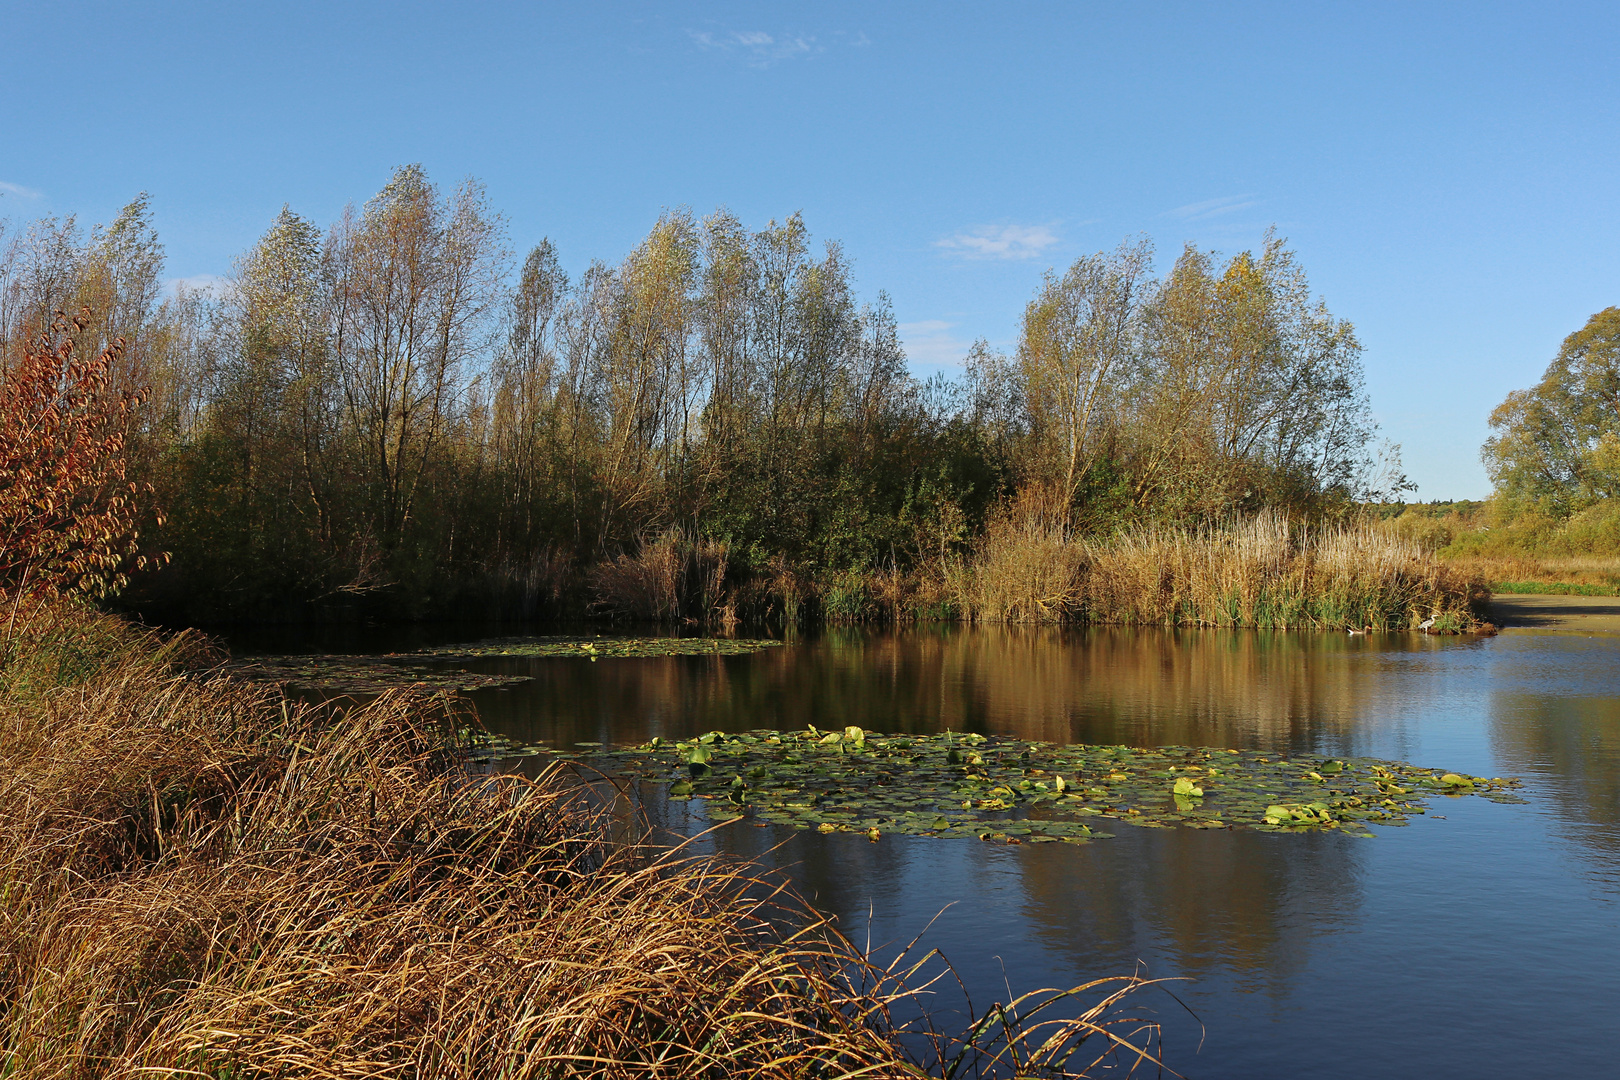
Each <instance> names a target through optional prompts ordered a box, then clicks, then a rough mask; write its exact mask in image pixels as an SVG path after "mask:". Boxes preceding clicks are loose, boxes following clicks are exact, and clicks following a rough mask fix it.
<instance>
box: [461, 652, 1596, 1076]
mask: <svg viewBox="0 0 1620 1080" xmlns="http://www.w3.org/2000/svg"><path fill="white" fill-rule="evenodd" d="M1616 660H1620V642H1615V641H1594V642H1586V641H1585V640H1584V639H1580V640H1576V639H1571V638H1567V637H1558V636H1556V635H1545V634H1522V635H1504V636H1502V637H1501V638H1497V639H1491V640H1465V639H1457V638H1448V639H1442V638H1424V637H1422V636H1419V635H1399V636H1397V635H1389V636H1384V637H1379V636H1377V635H1373V636H1369V637H1365V638H1361V637H1358V638H1349V636H1348V635H1340V634H1331V635H1330V634H1317V635H1312V634H1264V633H1255V632H1246V631H1239V632H1175V631H1164V630H1135V631H1132V630H1108V629H1098V630H1057V629H1044V630H1021V631H1002V630H996V629H978V628H959V627H953V628H945V629H939V630H927V629H925V630H916V631H911V632H906V633H895V634H875V633H865V632H859V631H849V632H838V633H830V634H827V635H825V636H822V637H819V638H815V639H811V640H807V641H803V642H800V643H796V644H793V645H791V646H788V647H785V648H781V649H773V650H770V651H767V652H764V653H760V654H756V655H750V656H738V657H677V658H663V659H644V660H611V661H601V662H598V663H596V664H592V663H590V662H588V661H571V660H570V661H529V660H516V659H506V658H497V659H491V660H490V661H488V662H487V663H488V666H489V667H490V668H494V669H500V670H512V671H520V672H522V673H525V674H532V675H533V676H534V679H533V681H531V682H528V683H524V684H521V685H519V686H516V687H514V688H512V689H510V690H507V691H486V692H480V693H478V694H477V695H475V700H476V703H477V705H478V707H479V709H480V711H481V712H482V714H483V715H484V717H485V719H486V721H487V722H488V723H489V724H490V725H491V726H492V727H495V728H497V729H498V730H503V731H506V732H508V733H510V734H512V735H514V736H517V737H519V738H523V739H533V740H546V741H550V742H553V743H570V742H575V741H595V742H636V741H641V740H643V739H646V738H648V737H649V736H651V735H662V736H665V737H683V736H689V735H692V734H695V733H697V732H701V731H706V730H712V729H716V728H718V729H725V730H745V729H748V728H757V727H775V728H791V727H802V726H804V725H806V724H815V725H816V726H818V727H822V728H837V727H842V726H846V725H849V724H859V725H860V726H862V727H865V728H869V729H876V730H881V731H891V732H901V731H913V732H927V731H937V730H940V729H943V728H952V729H956V730H963V729H967V730H977V731H981V732H984V733H987V734H990V733H999V734H1007V735H1014V736H1017V737H1022V738H1038V739H1048V740H1052V741H1055V742H1101V743H1128V744H1135V745H1166V744H1191V745H1205V746H1211V745H1213V746H1228V747H1244V748H1259V749H1270V750H1278V751H1306V750H1308V751H1311V752H1317V753H1329V754H1335V755H1370V756H1378V757H1398V758H1405V759H1408V760H1415V761H1418V762H1420V763H1422V764H1425V765H1436V766H1444V767H1447V768H1454V769H1458V770H1461V771H1466V772H1475V773H1483V774H1486V775H1493V776H1494V775H1521V776H1524V777H1525V778H1526V789H1525V794H1526V796H1527V798H1528V800H1529V801H1528V803H1527V804H1526V805H1520V806H1508V805H1497V804H1492V803H1487V802H1483V801H1482V800H1478V799H1458V800H1454V801H1444V802H1441V803H1439V804H1438V805H1436V806H1435V811H1436V813H1435V814H1433V815H1431V817H1429V818H1419V819H1417V820H1415V821H1414V822H1413V824H1412V825H1411V826H1410V827H1408V828H1405V829H1383V828H1380V829H1377V830H1375V831H1377V832H1378V833H1379V838H1378V839H1376V840H1356V839H1354V838H1349V837H1343V836H1334V835H1330V834H1311V835H1303V836H1278V835H1268V834H1259V833H1252V832H1224V831H1215V830H1211V831H1190V830H1173V829H1138V828H1133V827H1130V826H1127V825H1123V824H1121V825H1113V824H1110V825H1109V826H1108V827H1109V828H1110V830H1111V831H1114V832H1116V833H1117V834H1118V835H1117V837H1116V838H1115V839H1112V840H1104V841H1099V842H1096V843H1093V844H1090V845H1086V846H1073V845H1068V844H1046V845H1034V844H1031V845H1023V846H1017V847H1013V846H997V845H990V844H981V843H976V842H973V841H962V840H937V839H927V838H911V837H900V836H884V837H883V838H882V839H881V840H880V841H878V842H877V843H869V842H868V841H867V840H866V839H865V838H864V837H862V836H859V835H852V834H844V835H832V836H822V835H818V834H815V833H804V832H797V831H793V830H791V829H786V828H782V827H776V826H771V827H756V826H753V825H751V824H748V823H739V824H735V825H731V826H727V827H725V828H723V829H720V830H718V831H715V832H712V833H709V834H708V835H706V836H705V837H704V838H703V840H702V841H701V845H702V847H703V848H704V849H706V850H715V851H721V852H727V853H730V854H734V855H737V856H741V857H744V858H749V859H753V860H756V861H759V862H762V863H764V864H765V865H767V866H774V867H777V868H779V869H780V870H781V872H783V873H786V874H788V875H790V876H791V878H792V879H793V881H794V883H795V884H796V886H797V887H798V888H799V889H800V890H801V891H802V892H803V893H804V894H805V895H806V896H808V897H809V898H810V899H811V900H813V902H815V903H816V904H817V905H818V906H819V907H821V908H822V909H823V910H826V911H829V912H831V913H833V914H835V915H837V916H838V917H839V919H840V922H841V923H842V925H843V926H844V927H845V929H846V930H848V931H850V932H851V935H852V936H853V937H855V938H857V939H858V940H864V937H865V934H866V932H867V927H868V922H870V932H871V935H872V937H873V939H874V941H876V942H878V943H882V942H895V943H903V942H905V941H907V940H909V939H910V938H911V937H912V936H913V935H915V934H917V933H918V932H919V931H921V930H922V929H923V927H924V926H925V925H927V924H928V922H929V920H930V919H932V918H933V917H934V916H935V915H937V914H938V913H939V912H940V911H941V909H944V908H946V907H947V905H954V906H952V907H950V908H949V910H948V911H947V913H946V914H945V915H944V916H943V917H942V918H941V919H940V920H939V921H938V922H937V923H936V924H935V925H934V926H933V928H932V929H931V930H929V932H928V938H927V944H928V945H929V946H932V947H937V948H940V949H942V950H943V951H944V952H945V954H946V955H947V956H948V957H949V958H950V959H951V961H952V962H953V963H954V964H955V965H956V967H957V969H958V972H959V974H961V976H962V978H963V981H964V983H965V984H966V985H967V987H968V989H969V991H970V992H971V994H972V996H973V998H974V999H975V1001H976V1002H977V1003H978V1004H979V1005H980V1006H981V1007H982V1006H983V1005H984V1004H986V1003H988V1002H989V1001H992V1000H1005V999H1006V998H1007V996H1008V995H1009V994H1017V993H1020V992H1022V991H1024V990H1028V989H1032V988H1034V987H1038V986H1043V985H1053V986H1055V985H1064V986H1066V985H1073V984H1075V983H1078V982H1082V981H1085V980H1087V979H1090V978H1094V977H1097V976H1100V975H1108V974H1119V973H1122V972H1129V971H1130V970H1132V969H1133V968H1134V967H1135V965H1136V963H1137V961H1138V960H1142V961H1145V962H1146V963H1147V964H1148V970H1149V973H1150V974H1152V975H1155V976H1164V975H1172V976H1180V975H1184V976H1190V977H1191V978H1192V980H1193V981H1192V982H1190V983H1187V984H1182V987H1181V988H1178V990H1177V993H1178V994H1180V995H1181V996H1182V997H1184V998H1185V999H1186V1000H1187V1001H1188V1002H1189V1004H1191V1005H1192V1006H1193V1007H1194V1008H1195V1009H1196V1010H1197V1012H1198V1013H1199V1016H1200V1018H1201V1019H1202V1020H1204V1021H1205V1022H1206V1023H1207V1024H1208V1025H1209V1030H1208V1036H1209V1042H1208V1043H1206V1044H1205V1050H1204V1051H1203V1052H1202V1053H1198V1052H1197V1047H1198V1046H1199V1039H1200V1037H1201V1032H1200V1030H1199V1028H1198V1025H1197V1024H1196V1023H1193V1022H1191V1021H1187V1020H1184V1019H1181V1018H1178V1016H1179V1014H1178V1013H1177V1011H1176V1009H1174V1008H1168V1009H1160V1019H1162V1020H1165V1021H1166V1022H1167V1023H1169V1024H1171V1025H1172V1027H1173V1028H1174V1035H1173V1037H1172V1039H1171V1044H1170V1046H1169V1047H1168V1048H1167V1049H1168V1050H1169V1051H1170V1053H1171V1064H1172V1065H1174V1066H1176V1067H1177V1068H1178V1069H1179V1070H1180V1071H1182V1072H1187V1073H1192V1074H1194V1075H1201V1076H1209V1075H1222V1076H1225V1075H1232V1076H1237V1075H1241V1076H1246V1077H1265V1076H1277V1077H1282V1076H1287V1077H1300V1076H1318V1077H1345V1078H1349V1077H1360V1076H1363V1075H1460V1074H1466V1073H1470V1072H1477V1073H1480V1074H1482V1075H1494V1074H1495V1073H1496V1072H1499V1071H1513V1072H1526V1073H1529V1074H1535V1075H1540V1074H1546V1075H1596V1074H1603V1073H1604V1071H1605V1070H1612V1065H1613V1060H1614V1058H1615V1057H1616V1056H1617V1055H1620V1033H1617V1032H1615V1031H1613V1030H1611V1028H1612V1025H1609V1024H1608V1023H1607V1011H1606V1010H1607V1009H1608V1007H1609V1004H1610V1003H1612V1002H1613V1001H1614V1000H1617V999H1620V908H1617V906H1616V905H1615V904H1614V903H1613V900H1614V896H1615V886H1617V885H1620V663H1616ZM659 790H660V789H659V788H657V786H655V785H646V786H645V788H644V789H643V790H642V791H641V792H640V795H639V798H638V805H640V806H641V807H642V809H644V810H645V811H646V813H647V814H648V817H649V818H650V819H651V820H652V822H653V824H655V825H656V826H658V827H661V828H668V829H671V830H674V831H676V832H680V833H684V834H687V835H690V834H692V833H695V832H699V831H701V830H702V829H703V828H705V827H706V826H707V825H708V824H709V822H707V820H706V819H705V818H704V817H703V812H702V807H701V805H700V804H697V803H667V802H660V801H659V795H658V792H659ZM1442 816H1444V817H1445V818H1446V820H1438V819H1439V818H1440V817H1442ZM1549 834H1551V835H1553V836H1555V837H1557V836H1562V837H1567V838H1569V843H1567V844H1562V845H1560V844H1548V843H1547V837H1548V835H1549ZM1594 873H1595V874H1597V875H1598V876H1599V877H1600V878H1602V879H1603V880H1604V881H1605V882H1606V883H1607V884H1606V885H1605V887H1603V888H1598V889H1594V888H1592V876H1593V875H1594ZM1176 1025H1179V1026H1176ZM1369 1033H1375V1034H1374V1037H1372V1038H1369V1037H1368V1034H1369ZM1532 1044H1533V1045H1532ZM1509 1062H1512V1063H1513V1065H1521V1064H1522V1065H1523V1066H1524V1067H1520V1068H1517V1069H1515V1068H1514V1067H1513V1065H1507V1063H1509ZM1504 1066H1506V1068H1505V1069H1504Z"/></svg>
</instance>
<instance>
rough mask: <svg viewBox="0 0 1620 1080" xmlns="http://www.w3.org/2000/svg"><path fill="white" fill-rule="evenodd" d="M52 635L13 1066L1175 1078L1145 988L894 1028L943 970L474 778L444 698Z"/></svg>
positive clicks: (6, 1054) (39, 622)
mask: <svg viewBox="0 0 1620 1080" xmlns="http://www.w3.org/2000/svg"><path fill="white" fill-rule="evenodd" d="M31 616H32V617H31V619H30V620H28V621H27V622H26V623H25V626H24V627H23V628H22V629H21V630H19V629H17V628H16V627H13V629H12V631H11V632H10V633H9V634H8V637H7V642H6V644H7V646H8V649H9V657H10V659H9V662H8V665H7V671H8V672H12V673H16V672H19V671H23V670H27V671H31V672H33V674H32V675H30V677H29V678H28V679H26V680H22V679H12V680H11V681H10V682H9V683H8V684H7V688H6V689H5V690H4V691H3V692H0V1076H5V1077H7V1078H23V1077H27V1078H31V1080H32V1078H42V1080H43V1078H52V1080H55V1078H62V1080H68V1078H73V1080H77V1078H89V1077H133V1076H136V1075H140V1076H166V1077H180V1076H187V1077H197V1076H204V1077H214V1078H218V1080H227V1078H229V1080H246V1078H250V1077H253V1078H256V1077H277V1078H291V1077H320V1078H351V1077H352V1078H368V1080H369V1078H384V1077H387V1078H402V1077H411V1078H422V1077H453V1078H460V1077H467V1078H485V1077H502V1078H508V1077H511V1078H525V1077H563V1076H567V1077H626V1076H629V1077H649V1078H652V1077H720V1076H741V1075H747V1076H764V1077H812V1076H813V1077H857V1076H859V1077H891V1076H893V1077H899V1076H908V1077H914V1076H920V1075H928V1074H930V1073H947V1072H949V1073H952V1074H953V1075H976V1074H978V1075H996V1074H1000V1073H1007V1074H1016V1075H1080V1074H1082V1073H1083V1072H1084V1070H1085V1068H1086V1067H1088V1066H1089V1065H1091V1064H1092V1063H1095V1062H1097V1061H1099V1060H1102V1059H1104V1058H1105V1057H1107V1056H1108V1055H1110V1054H1115V1055H1117V1056H1119V1057H1120V1061H1121V1063H1122V1064H1124V1065H1131V1064H1134V1063H1137V1062H1149V1063H1152V1062H1154V1058H1153V1057H1152V1055H1151V1053H1149V1047H1150V1046H1151V1040H1152V1038H1153V1035H1154V1032H1155V1030H1156V1028H1155V1027H1154V1026H1153V1025H1152V1024H1151V1023H1146V1022H1144V1021H1141V1020H1139V1019H1137V1018H1135V1017H1132V1016H1129V1015H1126V1013H1125V1012H1123V1011H1121V1008H1122V1003H1123V1002H1124V1001H1125V998H1126V995H1128V994H1130V993H1131V992H1132V991H1133V990H1134V989H1135V988H1136V987H1137V986H1138V985H1139V984H1138V981H1137V980H1135V979H1123V980H1113V981H1107V982H1105V983H1099V984H1092V985H1089V986H1087V987H1082V988H1077V989H1076V990H1074V991H1068V992H1065V993H1064V994H1052V993H1047V994H1043V995H1036V996H1026V998H1024V999H1020V1000H1019V1001H1017V1002H1014V1003H1012V1004H1011V1005H1008V1006H995V1007H992V1009H991V1010H990V1011H989V1012H987V1013H985V1014H983V1015H982V1016H981V1017H980V1018H979V1019H978V1020H977V1021H975V1022H974V1023H973V1026H972V1027H971V1028H970V1029H969V1030H968V1031H967V1032H966V1033H965V1034H962V1035H959V1036H951V1037H946V1036H942V1035H940V1034H939V1033H938V1032H936V1031H933V1030H932V1029H930V1028H929V1027H928V1026H927V1024H926V1023H924V1024H922V1025H921V1026H917V1027H913V1028H910V1029H903V1028H901V1027H899V1026H897V1025H896V1023H895V1022H894V1021H893V1020H892V1019H891V1017H892V1013H891V1009H892V1008H893V1007H894V1006H895V1005H896V1004H897V1003H902V1002H909V1003H915V1001H916V998H915V995H916V994H917V993H918V992H919V990H920V989H923V988H925V986H926V983H927V976H926V975H925V974H924V972H925V970H926V964H925V963H923V962H922V961H918V962H913V961H912V960H911V959H909V956H910V953H909V952H907V953H903V954H902V955H901V957H900V958H899V959H897V960H895V961H894V962H893V963H891V964H890V965H888V966H885V967H882V968H880V967H878V966H877V965H876V964H875V963H874V962H872V961H871V960H870V959H869V958H868V957H867V956H865V955H864V954H863V953H862V952H861V951H860V950H858V949H856V948H855V947H854V946H853V945H851V944H850V942H849V941H848V940H847V939H846V938H845V937H844V936H843V935H842V934H841V933H840V932H839V931H838V930H837V929H836V928H835V927H833V926H832V925H830V924H829V923H828V922H827V920H825V919H823V918H821V917H819V916H817V915H816V914H815V912H814V911H812V910H811V909H809V908H808V907H807V906H805V905H804V904H802V903H801V902H799V901H797V900H795V899H794V898H793V897H792V896H791V895H789V894H788V893H787V892H785V891H784V890H783V888H782V887H781V886H780V885H779V884H772V883H770V882H768V881H764V880H761V879H759V878H757V877H756V876H754V875H753V874H751V873H750V872H749V870H748V868H747V867H746V866H745V865H740V864H736V863H727V862H723V861H717V860H714V859H705V858H696V857H692V856H689V855H687V854H685V853H683V852H682V851H680V850H674V851H670V850H667V849H659V850H653V849H650V848H648V847H645V846H642V845H639V844H637V843H634V842H630V841H627V840H626V839H625V838H624V837H623V836H622V835H619V834H618V833H617V832H616V831H615V830H616V826H615V820H616V819H615V818H613V817H612V816H611V815H609V814H608V813H606V812H605V811H604V810H603V809H602V807H601V805H600V803H593V802H592V800H591V799H590V798H589V796H590V794H591V790H592V789H591V788H590V787H589V786H588V785H582V784H580V783H579V782H578V781H577V780H572V781H571V780H569V779H568V778H567V777H565V776H562V775H560V774H558V773H556V772H553V773H549V774H546V775H543V776H541V777H540V778H538V779H525V778H521V777H517V776H510V775H482V776H480V775H477V774H475V773H473V772H470V771H468V770H467V769H466V768H465V767H463V766H464V759H463V757H462V756H461V751H460V750H459V749H458V743H457V742H456V741H455V739H454V738H453V737H450V736H449V733H451V732H453V731H455V730H456V727H457V725H458V724H459V723H461V721H462V718H461V717H459V716H458V715H457V714H456V712H455V710H454V709H453V708H451V707H449V706H448V705H447V704H446V703H445V702H444V701H443V700H442V699H441V700H439V701H438V702H435V701H433V700H432V699H427V698H422V697H413V696H410V695H407V694H399V693H395V694H390V695H384V696H383V697H381V698H379V699H378V700H376V701H375V702H373V703H371V704H369V705H366V706H364V707H357V708H349V709H345V710H335V709H324V708H314V707H304V706H298V705H295V704H293V703H291V702H289V701H287V700H285V699H282V698H280V697H279V696H277V695H275V694H274V693H272V692H270V691H267V690H265V689H262V688H255V687H250V686H247V685H244V684H241V683H238V682H234V681H232V680H229V679H225V678H222V677H217V676H209V675H207V674H206V673H203V674H199V673H197V672H195V671H192V672H187V671H184V670H179V669H180V668H182V667H184V666H185V665H183V664H177V663H176V658H177V657H182V658H189V659H190V660H191V661H192V662H195V660H196V659H197V658H198V657H199V656H205V655H206V649H205V648H203V647H201V646H199V645H198V643H197V642H196V641H195V639H187V638H182V639H179V640H178V641H177V640H176V639H172V638H171V639H165V638H160V637H158V636H156V635H153V634H147V633H144V632H139V631H135V630H132V629H129V628H128V627H125V626H122V625H121V624H118V623H117V622H116V621H107V620H106V619H105V617H100V616H90V615H82V616H81V615H73V614H68V615H62V614H61V613H56V614H54V615H53V614H51V613H50V612H45V613H43V614H41V613H40V612H37V611H36V612H33V613H31ZM73 625H78V626H79V628H80V629H81V630H82V631H83V632H84V633H83V635H81V636H83V637H85V639H86V640H93V641H95V642H99V643H100V646H99V647H98V648H99V651H94V652H93V653H92V652H87V651H86V649H87V646H85V644H84V641H79V642H78V643H77V644H73V643H72V639H73V638H74V634H73V632H72V631H71V627H72V626H73ZM64 627H66V629H64ZM64 641H67V642H69V644H70V648H68V651H72V650H74V649H77V650H78V652H79V654H80V655H81V659H82V658H83V657H85V656H88V657H90V659H88V660H83V662H81V663H80V664H79V665H78V666H77V667H75V668H73V669H72V670H71V671H69V672H67V673H65V674H63V672H62V671H61V670H60V669H59V668H51V665H50V664H49V663H45V662H42V661H39V657H41V656H44V655H46V654H48V653H50V652H51V651H52V650H55V651H57V652H61V651H62V650H63V648H64V646H63V645H62V642H64ZM53 642H54V644H53ZM31 663H32V664H33V667H30V666H29V665H30V664H31ZM45 670H54V671H56V672H57V676H56V677H55V679H54V684H53V685H46V681H45V680H44V679H43V678H42V676H41V675H40V672H42V671H45ZM927 959H928V958H926V957H925V958H924V960H927ZM1076 996H1078V997H1079V998H1082V999H1084V1000H1085V1001H1086V1002H1087V1003H1088V1004H1087V1007H1085V1008H1077V1007H1070V1006H1071V1004H1072V1002H1073V1001H1074V1000H1075V997H1076ZM1048 1015H1050V1016H1051V1017H1052V1018H1051V1019H1047V1017H1048ZM919 1047H920V1048H922V1049H919Z"/></svg>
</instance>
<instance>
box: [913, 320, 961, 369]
mask: <svg viewBox="0 0 1620 1080" xmlns="http://www.w3.org/2000/svg"><path fill="white" fill-rule="evenodd" d="M955 327H956V324H955V323H953V322H946V321H945V320H944V319H923V320H921V321H919V322H903V323H901V324H900V326H899V330H900V344H901V346H902V347H903V348H904V349H905V350H906V359H907V360H909V361H910V362H911V363H913V364H923V365H927V366H932V367H950V366H952V365H955V364H960V363H961V362H962V358H963V357H964V356H966V355H967V354H968V350H969V349H971V348H972V347H973V344H972V342H969V341H964V340H962V339H961V338H958V337H957V336H956V335H955V334H953V333H951V331H952V330H953V329H955Z"/></svg>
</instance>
